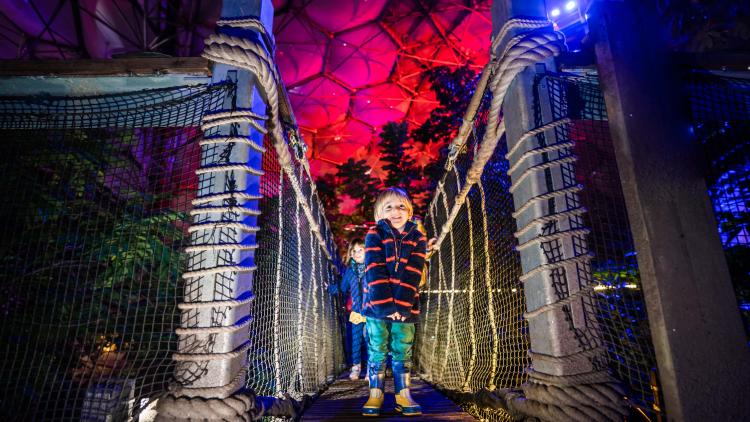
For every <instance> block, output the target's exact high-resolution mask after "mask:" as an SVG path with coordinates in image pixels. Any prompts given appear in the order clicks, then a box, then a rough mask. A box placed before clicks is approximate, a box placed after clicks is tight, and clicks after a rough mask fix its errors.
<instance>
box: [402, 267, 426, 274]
mask: <svg viewBox="0 0 750 422" xmlns="http://www.w3.org/2000/svg"><path fill="white" fill-rule="evenodd" d="M406 271H411V272H413V273H417V274H420V275H421V274H422V270H418V269H416V268H414V267H412V266H411V265H407V266H406Z"/></svg>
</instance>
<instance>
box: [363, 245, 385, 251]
mask: <svg viewBox="0 0 750 422" xmlns="http://www.w3.org/2000/svg"><path fill="white" fill-rule="evenodd" d="M382 250H383V248H381V247H380V246H373V247H371V248H365V252H373V251H382Z"/></svg>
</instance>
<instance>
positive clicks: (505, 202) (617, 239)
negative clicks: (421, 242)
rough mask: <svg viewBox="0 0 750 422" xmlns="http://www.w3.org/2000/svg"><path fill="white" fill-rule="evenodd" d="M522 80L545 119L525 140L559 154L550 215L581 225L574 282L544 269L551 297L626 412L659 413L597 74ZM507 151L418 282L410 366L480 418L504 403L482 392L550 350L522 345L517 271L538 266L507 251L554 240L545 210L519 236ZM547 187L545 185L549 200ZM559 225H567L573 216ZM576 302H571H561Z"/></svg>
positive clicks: (433, 214)
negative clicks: (557, 200) (618, 391)
mask: <svg viewBox="0 0 750 422" xmlns="http://www.w3.org/2000/svg"><path fill="white" fill-rule="evenodd" d="M533 88H534V110H533V112H534V120H535V122H534V124H535V126H536V127H544V128H545V130H534V131H531V132H529V134H528V135H524V137H526V136H531V137H532V138H533V139H535V141H536V144H535V145H534V146H533V147H529V148H536V149H537V150H538V151H540V152H542V153H545V154H548V155H547V159H548V160H550V161H553V162H557V163H561V164H560V167H561V170H560V174H561V177H562V181H561V188H560V189H561V192H562V193H563V194H565V197H564V201H563V204H565V205H564V208H563V209H562V210H558V211H557V215H556V216H555V218H558V216H562V217H565V218H571V219H575V220H576V221H577V222H576V225H575V227H581V229H580V230H581V233H580V234H579V233H574V234H573V237H576V238H578V237H580V239H581V240H579V241H578V242H579V243H576V241H575V239H574V240H573V247H574V248H576V246H575V245H576V244H578V249H577V252H575V256H576V257H577V258H573V259H572V260H574V261H576V263H574V265H575V267H574V268H578V270H577V271H578V281H577V283H581V284H580V285H577V286H575V290H571V289H572V287H571V286H569V281H568V280H566V278H565V276H564V273H561V274H560V277H556V276H555V274H557V271H556V270H554V269H553V270H551V276H550V278H549V280H550V282H552V283H553V286H552V287H553V288H554V291H555V292H556V293H555V294H556V295H557V297H558V300H559V301H560V302H558V303H561V304H562V305H554V306H561V307H562V310H563V312H564V314H565V315H566V321H567V324H569V329H570V330H571V331H572V332H573V334H574V335H573V337H574V338H575V339H576V341H577V342H578V343H579V347H580V348H581V350H583V353H584V354H588V355H590V356H591V359H592V361H593V367H594V368H595V369H597V370H599V371H604V372H609V373H611V374H612V375H613V376H614V377H615V378H616V379H618V380H620V381H621V382H622V384H623V385H624V387H625V391H624V393H625V394H626V395H627V398H628V400H629V402H630V404H631V405H633V407H634V408H636V409H637V410H636V411H638V412H640V413H643V414H645V415H648V417H654V416H655V415H657V414H662V415H663V413H662V411H661V410H660V408H659V403H660V402H659V398H658V376H657V374H656V364H655V358H654V351H653V345H652V342H651V337H650V332H649V328H648V319H647V316H646V309H645V305H644V302H643V294H642V291H641V285H640V277H639V273H638V267H637V264H636V260H635V252H634V246H633V240H632V238H631V232H630V227H629V223H628V219H627V214H626V209H625V203H624V198H623V194H622V191H621V188H620V181H619V176H618V172H617V167H616V162H615V157H614V150H613V146H612V141H611V139H610V135H609V128H608V125H607V115H606V109H605V104H604V100H603V98H602V94H601V92H600V90H599V86H598V81H597V78H596V76H595V75H594V76H590V75H589V76H586V75H583V74H552V73H546V74H540V75H538V76H537V78H536V80H535V84H534V87H533ZM489 103H490V94H485V95H484V97H483V98H482V102H481V103H480V105H479V107H478V109H477V114H476V117H475V118H474V120H473V125H472V127H471V131H470V134H469V136H468V140H467V141H466V145H465V146H464V147H463V148H462V149H461V152H460V153H458V155H457V156H456V159H455V162H454V163H453V165H452V166H451V165H449V166H447V171H446V173H445V175H444V176H443V179H442V180H441V183H440V184H439V187H438V190H437V192H436V195H435V197H434V198H433V201H432V203H431V206H430V209H429V214H428V216H427V218H426V226H427V229H428V231H429V232H430V235H433V236H437V235H438V234H439V233H440V232H441V230H442V227H443V225H444V224H445V222H446V220H447V218H448V217H447V216H448V214H449V213H450V210H451V209H452V208H453V206H454V202H455V201H456V197H457V196H458V195H459V192H460V191H461V189H462V187H463V186H464V184H465V180H466V174H467V169H468V168H469V167H470V166H471V163H472V162H473V161H474V160H475V158H476V154H477V151H478V149H479V148H480V147H481V140H482V138H483V133H484V131H485V129H486V125H487V121H488V113H489V112H490V110H489ZM550 122H553V123H552V124H549V123H550ZM542 149H544V151H542ZM537 150H535V152H536V151H537ZM506 153H507V147H506V144H505V143H504V142H501V143H500V144H499V145H498V146H497V148H496V150H495V151H494V153H493V155H492V157H491V158H490V160H489V161H488V162H487V164H486V166H485V168H484V172H483V174H482V177H481V180H480V181H479V183H477V184H476V185H474V187H473V188H471V190H470V191H469V194H468V196H467V199H466V201H465V203H463V204H462V205H460V211H459V213H458V214H457V217H456V218H455V220H454V221H453V222H452V226H450V227H451V230H450V231H449V232H448V234H447V235H446V236H445V239H444V242H443V243H441V244H440V247H439V249H438V250H437V251H436V252H435V253H434V255H433V256H432V259H431V260H430V264H431V267H430V269H429V285H428V289H427V290H426V291H425V292H423V293H422V295H421V300H422V303H423V307H422V309H423V317H422V324H421V327H420V330H419V334H420V338H419V341H420V342H419V347H418V354H417V357H418V361H419V365H420V366H419V367H420V370H421V371H422V372H423V374H424V377H425V378H426V379H427V380H428V381H430V382H432V383H434V384H436V385H437V386H438V387H440V388H441V389H443V390H446V391H448V392H449V393H451V395H453V397H454V398H456V399H458V400H459V401H462V400H465V401H464V403H463V404H462V405H463V407H464V408H465V409H466V410H467V411H469V412H470V413H472V414H474V415H475V416H477V417H480V418H482V419H486V420H511V419H512V418H511V415H510V414H509V413H508V412H507V411H506V408H507V406H506V405H504V404H502V403H501V402H498V401H497V397H496V395H495V396H493V395H492V394H487V392H488V391H489V392H491V391H493V390H496V389H498V390H502V389H522V388H523V389H524V390H526V389H528V387H527V385H524V382H526V381H527V379H528V375H527V371H528V370H529V369H530V365H531V360H530V359H529V355H536V356H540V357H541V358H546V359H551V357H547V356H546V355H539V354H535V353H533V352H532V347H531V344H530V341H529V337H528V325H527V322H526V318H528V317H529V316H530V314H526V315H525V314H524V312H525V311H526V309H527V308H526V300H525V297H524V282H525V281H526V280H528V279H529V278H530V277H531V276H533V275H534V273H535V272H538V271H539V270H536V271H531V272H529V273H528V274H523V273H522V269H521V268H522V265H521V257H520V256H519V254H518V252H517V250H519V249H521V248H528V247H537V248H538V247H541V248H542V249H543V251H544V254H545V256H547V259H548V262H555V261H556V258H555V257H556V256H558V255H559V254H561V248H562V247H563V244H562V243H561V242H559V241H558V240H557V239H556V237H557V235H556V230H555V229H554V227H555V226H554V225H552V223H554V220H553V219H551V218H549V219H548V220H549V221H548V222H546V223H545V222H541V223H543V224H542V231H541V234H540V236H542V237H541V238H540V239H541V240H539V241H536V244H531V243H529V242H527V243H526V244H522V245H519V242H518V240H517V238H523V237H524V236H527V233H526V232H527V231H528V230H530V229H531V228H533V227H532V226H530V225H527V226H525V227H522V228H520V230H518V231H517V221H516V219H518V218H519V216H520V215H521V214H522V213H523V212H524V211H525V210H524V208H525V207H524V206H523V204H521V206H520V207H519V206H515V207H514V203H513V196H512V194H511V192H512V191H513V190H514V189H516V188H515V187H514V186H513V185H512V184H511V179H510V178H509V177H508V174H510V173H513V172H514V171H516V168H517V167H518V166H519V165H520V162H521V161H523V159H520V160H519V164H516V165H515V166H513V167H512V166H511V164H510V163H509V162H508V159H507V158H506ZM514 153H515V151H514V152H513V153H511V154H507V156H508V157H510V156H512V155H513V154H514ZM553 154H554V155H553ZM518 173H520V171H519V172H517V174H518ZM527 177H528V176H527ZM520 179H521V180H522V178H520ZM566 191H570V192H577V194H576V195H568V194H566V193H565V192H566ZM553 198H554V197H553V196H552V195H550V199H548V200H549V201H552V200H553ZM541 200H545V199H544V198H541ZM571 201H572V202H571ZM562 214H565V215H564V216H563V215H562ZM570 226H571V230H572V229H574V228H575V227H574V224H573V223H571V225H570ZM558 230H559V229H558ZM528 265H529V266H531V263H529V264H528ZM548 266H549V265H548ZM531 267H532V268H533V266H531ZM541 268H546V267H544V266H542V267H541ZM550 268H551V267H550ZM542 271H544V270H542ZM522 274H523V275H522ZM572 292H576V293H575V294H573V293H572ZM527 297H528V296H527ZM574 297H575V299H574ZM576 301H579V302H580V303H581V305H579V308H574V307H573V306H571V305H570V304H573V303H574V302H576ZM544 308H545V307H544V306H543V307H542V309H544ZM576 309H578V310H576ZM538 312H539V311H535V312H534V313H538ZM532 314H533V313H532ZM597 351H601V353H600V352H597ZM532 372H533V370H532ZM537 377H538V375H537ZM532 385H533V384H532ZM467 393H473V394H467ZM527 394H528V391H527Z"/></svg>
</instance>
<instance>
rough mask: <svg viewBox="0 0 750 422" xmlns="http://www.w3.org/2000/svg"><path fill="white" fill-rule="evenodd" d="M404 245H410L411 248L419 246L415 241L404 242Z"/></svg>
mask: <svg viewBox="0 0 750 422" xmlns="http://www.w3.org/2000/svg"><path fill="white" fill-rule="evenodd" d="M402 243H403V244H404V245H409V246H417V242H414V241H412V240H404V241H403V242H402Z"/></svg>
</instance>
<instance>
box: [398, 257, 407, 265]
mask: <svg viewBox="0 0 750 422" xmlns="http://www.w3.org/2000/svg"><path fill="white" fill-rule="evenodd" d="M399 261H401V262H403V263H404V264H406V263H407V262H409V259H407V258H401V259H399Z"/></svg>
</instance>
